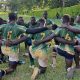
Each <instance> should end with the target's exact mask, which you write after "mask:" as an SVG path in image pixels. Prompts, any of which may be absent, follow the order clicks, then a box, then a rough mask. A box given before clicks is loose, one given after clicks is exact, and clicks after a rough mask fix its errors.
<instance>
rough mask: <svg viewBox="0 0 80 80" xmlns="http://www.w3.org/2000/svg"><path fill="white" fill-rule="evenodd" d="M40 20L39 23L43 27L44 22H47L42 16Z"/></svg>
mask: <svg viewBox="0 0 80 80" xmlns="http://www.w3.org/2000/svg"><path fill="white" fill-rule="evenodd" d="M38 22H39V24H40V26H41V27H43V26H44V24H45V20H44V19H42V18H41V19H39V21H38Z"/></svg>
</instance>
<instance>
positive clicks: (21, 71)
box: [0, 15, 80, 80]
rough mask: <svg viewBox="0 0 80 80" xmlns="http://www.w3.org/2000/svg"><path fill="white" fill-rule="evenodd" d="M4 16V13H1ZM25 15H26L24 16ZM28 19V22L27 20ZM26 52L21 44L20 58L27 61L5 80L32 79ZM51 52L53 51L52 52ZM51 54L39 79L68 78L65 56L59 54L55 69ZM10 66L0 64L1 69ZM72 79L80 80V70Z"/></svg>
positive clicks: (60, 79)
mask: <svg viewBox="0 0 80 80" xmlns="http://www.w3.org/2000/svg"><path fill="white" fill-rule="evenodd" d="M1 16H2V15H1ZM2 17H3V18H5V19H7V17H6V15H3V16H2ZM24 17H25V16H24ZM29 18H30V17H29V16H27V17H26V18H25V19H26V20H27V21H28V19H29ZM27 21H26V22H27ZM54 22H56V23H57V24H59V23H60V22H59V21H57V20H54ZM24 53H25V49H24V44H23V43H22V44H21V53H20V55H21V56H20V59H22V60H25V61H26V63H25V64H23V65H19V66H18V68H17V70H16V71H15V72H14V73H12V74H9V75H6V76H4V77H3V80H31V74H32V69H30V68H29V65H30V63H29V58H23V57H22V55H23V54H24ZM50 54H51V53H50ZM50 54H49V62H48V68H47V71H46V73H45V74H44V75H40V76H39V78H38V79H37V80H67V79H66V76H65V75H66V71H65V61H64V58H62V57H60V56H59V55H57V67H56V68H55V69H53V68H51V66H50V63H51V60H50V59H51V58H50ZM35 65H37V62H36V61H35ZM6 67H8V64H7V63H5V64H0V69H5V68H6ZM72 80H80V71H78V70H77V71H76V72H75V75H74V78H73V79H72Z"/></svg>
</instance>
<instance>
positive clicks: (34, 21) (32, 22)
mask: <svg viewBox="0 0 80 80" xmlns="http://www.w3.org/2000/svg"><path fill="white" fill-rule="evenodd" d="M34 23H36V19H35V17H34V16H33V17H31V24H34Z"/></svg>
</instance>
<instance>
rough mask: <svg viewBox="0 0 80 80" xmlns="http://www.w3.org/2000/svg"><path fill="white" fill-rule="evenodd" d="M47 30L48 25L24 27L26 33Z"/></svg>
mask: <svg viewBox="0 0 80 80" xmlns="http://www.w3.org/2000/svg"><path fill="white" fill-rule="evenodd" d="M45 30H48V27H39V28H28V29H26V33H28V34H36V33H40V32H43V31H45Z"/></svg>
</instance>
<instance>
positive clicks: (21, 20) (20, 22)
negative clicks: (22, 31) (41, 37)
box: [17, 17, 24, 25]
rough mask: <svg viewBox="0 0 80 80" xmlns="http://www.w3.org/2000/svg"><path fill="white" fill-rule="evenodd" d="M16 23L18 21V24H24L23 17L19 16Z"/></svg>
mask: <svg viewBox="0 0 80 80" xmlns="http://www.w3.org/2000/svg"><path fill="white" fill-rule="evenodd" d="M17 23H18V24H19V25H21V24H24V19H23V17H19V18H18V20H17Z"/></svg>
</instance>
